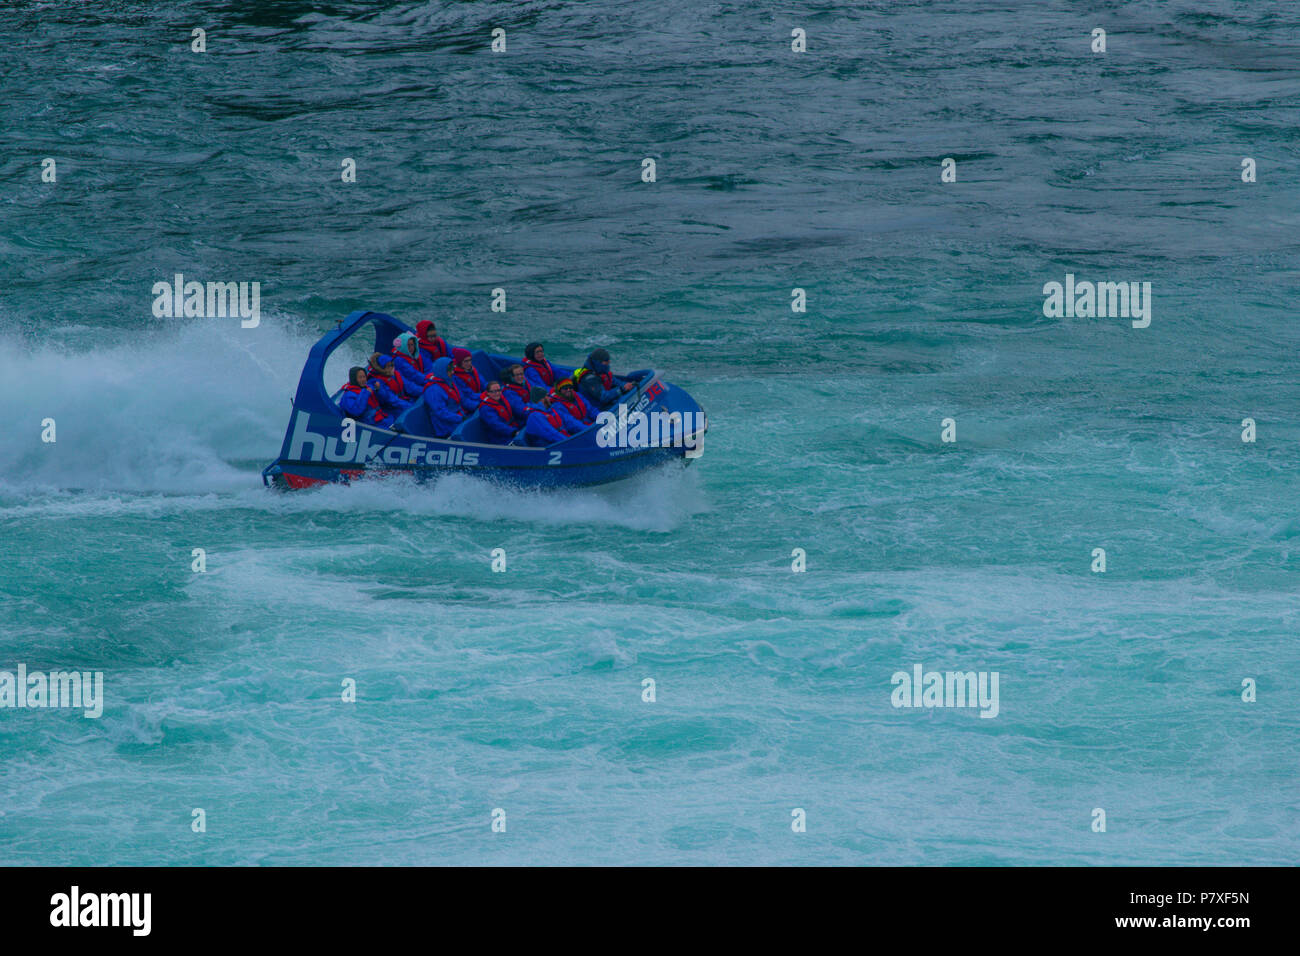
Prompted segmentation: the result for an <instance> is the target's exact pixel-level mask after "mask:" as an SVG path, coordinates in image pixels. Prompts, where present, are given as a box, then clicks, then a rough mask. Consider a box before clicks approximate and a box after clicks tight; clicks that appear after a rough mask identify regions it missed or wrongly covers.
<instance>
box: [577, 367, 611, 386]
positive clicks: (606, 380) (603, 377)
mask: <svg viewBox="0 0 1300 956" xmlns="http://www.w3.org/2000/svg"><path fill="white" fill-rule="evenodd" d="M584 375H595V376H596V377H597V378H598V379H600V384H602V385H604V386H605V389H606V390H609V389H611V388H613V387H614V373H613V372H597V371H596V370H595V369H592V368H586V367H583V368H579V369H574V370H573V387H574V388H577V387H578V383H579V382H580V381H582V377H583V376H584Z"/></svg>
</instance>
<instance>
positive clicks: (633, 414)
mask: <svg viewBox="0 0 1300 956" xmlns="http://www.w3.org/2000/svg"><path fill="white" fill-rule="evenodd" d="M365 329H372V330H373V332H374V348H373V349H371V351H372V352H379V353H380V354H383V355H388V354H389V353H390V350H391V347H392V342H393V339H394V338H396V337H397V336H398V335H399V334H401V333H403V332H412V333H414V331H415V330H414V329H411V328H410V327H408V326H407V325H405V324H403V323H402V322H400V321H398V320H397V319H395V318H393V317H392V316H391V315H385V314H384V313H382V312H366V311H357V312H353V313H352V314H351V315H349V316H348V317H347V318H346V319H344V320H343V321H342V322H340V323H339V324H338V327H337V328H336V329H334V330H332V331H331V332H329V333H327V334H326V335H325V336H324V337H323V338H321V340H320V341H319V342H317V343H316V344H315V345H314V346H312V350H311V352H310V354H309V355H308V356H307V364H306V365H305V366H304V367H303V370H302V376H301V377H300V378H299V380H298V391H297V394H296V395H295V397H294V400H293V411H292V413H291V414H290V417H289V427H288V428H287V429H286V431H285V435H284V444H283V445H282V446H281V448H280V457H279V458H277V459H276V460H275V461H274V462H273V463H272V464H270V465H268V466H267V467H266V468H265V469H264V470H263V471H262V480H263V482H264V483H265V484H266V485H267V486H268V487H274V488H282V489H289V488H307V487H311V486H315V485H323V484H328V483H345V484H346V483H348V482H351V481H355V480H357V479H360V478H370V477H378V476H386V475H411V476H413V477H414V478H416V479H417V480H421V481H424V480H428V479H432V478H437V477H439V476H441V475H446V474H449V473H452V472H457V473H463V474H469V475H475V476H481V477H484V478H490V479H495V480H499V481H506V482H509V483H513V484H517V485H524V486H529V487H573V486H579V485H596V484H603V483H605V482H610V481H620V480H622V479H624V478H630V477H631V476H633V475H636V474H639V473H641V472H643V471H646V470H647V469H650V468H655V467H657V466H660V465H665V464H668V463H669V462H674V461H679V460H685V461H690V460H691V459H693V458H697V457H699V455H700V453H701V450H702V444H701V443H702V440H703V437H704V432H705V431H706V430H707V429H708V419H707V417H706V416H705V413H704V410H703V409H702V408H701V407H700V405H699V403H698V402H696V401H695V399H693V398H691V396H690V395H688V394H687V393H686V392H685V391H684V390H683V389H681V388H678V387H677V386H676V385H672V384H670V383H668V382H665V381H663V380H662V379H661V378H660V377H659V376H658V375H657V374H655V372H654V371H652V370H643V371H640V372H633V373H631V374H630V375H622V376H617V375H616V376H615V379H616V380H618V381H620V382H632V383H634V384H635V386H636V387H635V388H634V389H632V390H630V391H628V392H627V393H626V394H625V395H624V396H623V398H622V399H621V400H620V401H619V403H618V404H617V405H615V406H613V407H612V408H609V409H607V410H606V411H605V412H602V413H601V415H600V417H599V418H598V419H597V421H596V423H595V424H593V425H590V426H589V427H587V428H586V429H584V430H582V431H580V432H578V433H577V434H574V435H570V436H569V437H567V438H566V439H564V440H563V441H559V442H555V443H554V444H551V445H547V446H545V447H536V446H530V445H528V444H526V442H525V439H524V435H523V431H522V429H521V430H520V432H519V433H518V434H517V435H516V436H515V438H514V439H513V440H512V441H511V442H510V443H509V444H504V445H502V444H493V443H491V442H489V441H487V440H486V436H485V434H484V431H483V427H482V424H481V422H480V421H479V418H478V412H475V413H474V414H473V415H471V416H470V417H468V418H467V419H465V421H463V422H461V424H460V425H459V426H458V427H457V428H456V430H455V431H453V432H452V433H451V434H450V435H448V436H447V437H445V438H437V437H435V436H433V435H431V434H422V431H423V432H427V431H429V426H428V415H427V414H426V413H425V410H424V408H423V407H421V406H422V405H423V402H424V399H423V397H421V398H420V400H419V401H418V402H417V403H416V405H415V406H414V407H412V408H411V409H408V410H407V411H405V412H403V413H402V414H401V415H399V416H398V417H397V418H396V420H395V421H394V422H393V424H392V426H391V427H385V426H383V425H368V424H366V423H364V422H360V421H353V420H352V419H351V418H348V417H346V416H345V415H344V413H343V411H342V410H341V409H340V408H339V405H338V398H339V396H340V395H341V394H342V388H341V387H339V388H338V389H337V390H336V391H335V392H334V393H333V394H331V393H330V391H329V390H328V389H327V387H326V385H325V381H324V374H325V363H326V360H328V359H329V357H330V354H331V353H332V352H334V350H335V349H337V348H338V347H339V346H340V345H342V344H343V343H344V342H345V341H347V340H348V339H349V338H350V337H351V336H352V335H353V334H355V333H358V332H363V330H365ZM367 354H368V353H367ZM471 360H472V361H473V363H474V367H475V368H476V369H477V370H478V373H479V375H480V376H482V378H483V381H484V382H488V381H493V380H495V379H496V378H497V376H498V374H499V372H500V370H501V369H502V368H504V367H505V366H507V365H511V364H514V363H516V362H518V361H519V360H518V359H516V358H514V357H513V356H509V355H493V354H489V353H487V352H483V351H474V352H471ZM360 364H364V362H362V363H360ZM552 366H553V367H554V369H555V371H556V373H557V375H564V376H568V375H570V374H572V372H573V368H571V367H568V366H563V365H557V364H555V363H552ZM345 377H346V376H345ZM345 439H346V440H345Z"/></svg>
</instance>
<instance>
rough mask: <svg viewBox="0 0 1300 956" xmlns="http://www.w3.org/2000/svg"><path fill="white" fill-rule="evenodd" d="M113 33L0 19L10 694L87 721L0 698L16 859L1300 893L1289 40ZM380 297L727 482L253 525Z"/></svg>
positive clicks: (547, 8)
mask: <svg viewBox="0 0 1300 956" xmlns="http://www.w3.org/2000/svg"><path fill="white" fill-rule="evenodd" d="M93 7H94V9H93V10H92V9H86V8H83V7H81V6H75V7H68V6H67V5H64V4H40V3H18V4H10V5H8V6H6V7H5V9H4V11H3V12H0V43H3V46H4V48H5V49H6V50H7V51H9V57H8V63H7V69H6V71H5V73H4V75H3V79H2V80H0V82H2V83H3V93H4V95H3V96H0V415H2V416H3V419H4V421H5V423H6V424H5V432H4V441H3V442H2V443H0V554H3V555H4V557H3V558H0V583H2V587H0V670H3V669H6V668H8V669H13V668H15V667H16V666H17V665H18V664H19V663H23V664H26V665H27V666H28V667H29V668H30V669H33V670H35V669H38V668H46V669H49V668H55V667H66V668H76V669H86V670H102V671H103V672H104V674H105V685H106V691H105V693H106V704H105V709H104V714H103V716H102V717H101V718H100V719H98V720H88V719H84V718H82V717H80V716H77V715H75V714H70V713H66V712H52V711H38V710H14V709H6V710H0V861H2V862H6V863H53V864H70V863H92V864H93V863H139V864H148V863H184V864H193V863H267V864H307V863H481V862H486V863H524V862H545V863H723V862H726V863H745V864H753V863H814V862H832V863H851V864H876V863H941V864H972V863H1094V864H1142V863H1162V864H1173V863H1179V864H1207V863H1208V864H1239V863H1292V862H1294V861H1295V858H1296V849H1297V829H1298V828H1297V811H1296V806H1295V799H1294V795H1295V784H1296V767H1297V758H1298V757H1300V753H1298V748H1297V745H1296V737H1297V729H1300V726H1298V725H1300V721H1298V720H1297V709H1296V705H1295V701H1296V699H1297V693H1298V692H1300V680H1297V673H1300V652H1298V651H1297V643H1296V632H1297V623H1298V618H1300V613H1298V612H1297V609H1296V600H1295V596H1296V591H1297V583H1298V582H1300V575H1298V574H1297V570H1298V569H1297V559H1298V557H1300V556H1298V555H1297V553H1296V552H1297V542H1298V541H1300V520H1297V514H1296V509H1295V505H1294V500H1295V490H1296V482H1295V479H1294V475H1295V469H1296V466H1297V447H1298V443H1300V427H1298V426H1297V408H1300V386H1298V385H1297V383H1296V374H1295V368H1296V354H1297V346H1300V332H1297V328H1296V324H1295V320H1294V315H1293V312H1294V308H1293V305H1294V301H1295V296H1296V292H1297V287H1298V286H1300V281H1298V275H1297V270H1296V265H1295V263H1296V261H1297V258H1296V254H1297V226H1298V225H1300V200H1298V199H1297V192H1296V190H1295V183H1296V180H1297V176H1298V175H1300V168H1298V167H1300V163H1298V162H1297V150H1296V145H1295V128H1296V124H1297V121H1298V120H1300V110H1298V109H1297V106H1298V104H1300V41H1298V40H1297V38H1298V37H1300V13H1298V11H1297V10H1296V8H1295V7H1294V5H1290V4H1283V3H1260V4H1250V5H1245V6H1243V5H1240V4H1234V3H1227V2H1200V3H1154V2H1143V3H1124V4H1119V3H1111V4H1102V5H1100V6H1096V5H1094V6H1092V7H1090V8H1089V9H1088V10H1086V11H1084V10H1081V9H1080V8H1079V7H1078V6H1077V5H1075V4H1068V3H1047V4H1037V5H1032V6H1021V5H1016V4H1008V5H1003V6H994V7H989V6H988V5H985V4H971V3H941V4H933V3H927V2H919V0H918V2H913V3H908V2H902V3H899V2H890V3H870V4H852V5H844V6H842V7H839V8H835V7H826V6H817V5H814V6H803V5H798V4H795V5H788V6H776V7H763V6H761V5H754V4H742V3H704V4H700V3H676V2H672V0H670V2H667V3H660V4H657V5H644V4H613V3H606V2H587V3H582V4H570V3H559V2H547V3H513V4H470V3H459V4H444V3H432V4H422V3H411V4H360V3H357V4H345V3H296V2H278V3H275V4H267V5H249V4H235V3H228V4H198V3H189V4H187V3H179V4H171V5H169V9H168V10H167V12H165V13H163V12H160V11H159V10H158V9H156V6H155V5H153V4H148V3H132V2H119V3H103V4H96V5H93ZM250 8H252V9H250ZM196 26H198V27H203V28H205V29H206V30H207V45H208V51H207V53H205V54H196V53H192V52H191V51H190V48H189V38H190V30H191V29H192V28H193V27H196ZM1097 26H1100V27H1103V28H1105V29H1106V30H1107V32H1108V48H1107V52H1106V53H1105V54H1104V55H1100V54H1093V53H1092V52H1091V51H1090V49H1089V46H1090V42H1091V38H1090V31H1091V30H1092V28H1093V27H1097ZM494 27H502V28H504V29H505V30H506V32H507V52H506V53H504V54H499V55H494V54H492V53H491V52H490V51H489V50H488V44H489V42H490V32H491V30H492V29H493V28H494ZM795 27H800V28H803V29H805V30H806V31H807V34H808V52H807V53H806V54H804V55H795V54H793V53H791V52H790V31H791V29H793V28H795ZM47 156H48V157H53V158H55V160H56V163H57V174H58V180H57V182H56V183H43V182H42V181H41V166H40V163H41V160H42V159H43V158H44V157H47ZM347 157H350V158H353V159H355V160H356V162H357V170H358V181H357V182H356V183H355V184H344V183H342V182H341V181H340V169H341V162H342V160H343V159H344V158H347ZM645 157H652V158H654V159H655V160H656V162H657V173H658V181H657V182H655V183H653V184H647V183H643V182H642V181H641V178H640V176H641V162H642V160H643V159H644V158H645ZM945 157H952V158H954V159H955V160H956V163H957V171H958V179H957V182H956V183H952V184H942V183H940V161H941V160H942V159H943V158H945ZM1243 157H1251V158H1253V159H1254V160H1255V161H1256V163H1257V175H1258V181H1257V182H1256V183H1254V184H1245V183H1243V182H1242V181H1241V161H1242V159H1243ZM176 272H183V273H184V274H185V275H186V276H187V277H192V278H197V279H200V280H207V279H212V280H222V281H259V282H261V289H262V320H261V323H260V325H259V326H258V327H257V328H254V329H242V328H240V325H239V322H238V321H237V320H218V319H189V320H185V319H175V320H168V319H156V318H154V316H153V315H152V313H151V305H152V302H153V297H152V295H151V292H150V290H151V288H152V285H153V283H155V282H157V281H167V280H170V278H171V276H172V275H173V274H174V273H176ZM1066 273H1073V274H1076V275H1077V276H1078V277H1079V278H1080V279H1091V280H1094V281H1125V282H1127V281H1149V282H1151V283H1152V287H1153V296H1154V299H1153V309H1152V322H1151V325H1150V327H1148V328H1145V329H1134V328H1132V327H1131V324H1130V322H1129V321H1127V320H1125V319H1112V318H1060V319H1051V318H1047V317H1046V316H1044V314H1043V310H1042V304H1043V295H1042V287H1043V284H1044V283H1046V282H1049V281H1054V280H1055V281H1063V280H1064V277H1065V275H1066ZM495 287H503V288H505V289H507V294H508V312H507V313H506V314H505V315H501V314H493V313H492V312H490V311H489V302H490V290H491V289H493V288H495ZM796 287H798V288H803V289H805V290H806V292H807V296H808V310H807V312H806V313H802V314H796V313H792V312H791V309H790V301H791V300H790V296H791V289H793V288H796ZM354 308H375V309H380V310H383V311H388V312H391V313H393V314H395V315H398V316H399V317H402V318H404V319H406V320H407V321H409V322H411V323H412V324H414V322H415V321H417V320H419V319H420V318H425V317H430V318H435V319H437V320H438V322H439V326H440V329H442V330H443V331H444V332H445V333H446V334H447V335H448V337H449V338H451V339H452V340H453V341H454V342H455V343H457V344H461V343H469V344H473V345H476V346H480V347H486V348H489V349H493V350H499V351H511V352H514V351H517V350H519V349H520V348H521V347H522V345H523V343H524V342H526V341H529V340H531V339H534V338H536V339H540V340H542V341H544V342H546V344H547V347H548V351H549V352H550V353H551V354H553V355H555V356H556V357H557V358H559V359H561V360H566V361H571V360H574V359H578V358H580V357H581V356H582V355H584V354H585V353H586V352H587V351H588V350H589V349H591V348H593V347H595V346H597V345H604V346H606V347H608V348H609V349H610V350H611V351H612V352H613V353H614V356H615V364H616V366H619V367H621V368H629V367H631V368H639V367H644V366H653V367H655V368H657V369H659V370H660V371H661V372H662V373H663V374H664V375H665V377H666V378H668V379H669V380H671V381H674V382H677V383H679V384H681V385H683V386H685V387H686V388H688V389H689V390H690V391H691V392H692V393H693V394H694V395H696V396H697V397H698V398H699V400H700V401H701V402H702V404H703V405H704V406H705V407H706V408H707V409H708V410H709V414H710V423H711V431H710V433H709V437H708V441H707V443H706V452H705V455H704V457H703V458H702V459H701V461H700V462H699V463H698V464H696V465H693V466H692V467H691V468H689V469H687V470H684V471H669V472H664V473H662V474H658V475H654V476H651V477H648V478H645V479H643V480H640V481H637V482H633V483H629V484H626V485H622V486H618V487H614V488H609V489H603V490H587V491H576V492H568V493H561V494H529V493H524V492H519V491H509V490H504V489H501V488H497V487H494V486H490V485H485V484H482V483H479V482H475V481H472V480H469V479H466V478H462V477H454V478H449V479H447V480H445V481H442V482H440V483H439V484H437V485H436V486H433V487H414V486H411V485H406V484H403V483H401V482H397V483H389V484H380V485H372V486H369V487H355V488H330V489H325V490H323V491H319V492H313V493H304V494H295V495H287V496H279V495H273V494H270V493H268V492H266V491H264V490H263V489H262V488H261V487H260V482H259V478H258V471H259V469H260V468H261V466H263V465H264V464H266V463H267V462H268V461H270V460H271V459H272V458H273V457H274V455H275V453H276V451H277V450H278V447H279V442H280V438H281V436H282V434H283V428H284V425H285V422H286V421H287V414H288V411H289V401H288V399H289V397H290V395H291V394H292V392H293V389H294V386H295V383H296V381H297V376H298V372H299V370H300V369H301V365H302V362H303V360H304V358H305V356H306V351H307V349H308V348H309V347H310V344H311V343H312V342H313V341H314V340H315V339H316V338H317V337H319V335H320V334H321V333H322V332H323V331H324V330H325V329H327V328H329V327H330V326H331V324H332V323H333V322H334V320H336V319H337V318H339V317H341V316H342V315H343V314H345V313H346V312H348V311H350V310H352V309H354ZM47 417H50V418H54V419H55V420H56V422H57V429H58V430H57V437H58V440H57V442H56V443H55V444H53V445H51V444H46V443H43V442H41V440H40V431H41V428H40V422H41V420H42V419H44V418H47ZM949 417H950V418H952V419H953V420H954V421H955V423H956V429H957V441H956V442H955V443H944V442H943V441H941V438H940V428H941V425H940V423H941V421H942V420H943V419H944V418H949ZM1244 418H1253V419H1254V420H1255V421H1256V423H1257V429H1258V440H1257V441H1256V442H1255V443H1253V444H1247V443H1243V442H1242V441H1241V431H1242V426H1241V422H1242V420H1243V419H1244ZM497 547H501V548H505V549H506V552H507V555H508V571H507V572H506V573H505V574H494V573H492V571H491V569H490V559H489V552H490V551H491V550H492V549H493V548H497ZM1098 547H1100V548H1104V549H1105V550H1106V555H1107V570H1106V572H1105V573H1104V574H1095V573H1092V572H1091V571H1090V565H1091V564H1092V561H1093V558H1092V553H1093V549H1094V548H1098ZM194 548H203V549H205V551H206V553H207V562H208V565H207V567H208V570H207V572H206V573H205V574H195V573H192V571H191V560H192V558H191V553H192V549H194ZM795 548H802V549H804V550H805V552H806V555H807V571H806V573H803V574H796V573H792V571H791V560H792V557H791V553H792V551H793V549H795ZM915 664H922V665H923V666H924V667H925V668H927V669H939V670H947V669H961V670H976V671H988V672H992V671H996V672H998V674H999V676H1000V685H999V686H1000V705H999V712H998V715H997V717H996V718H993V719H981V718H979V716H978V712H977V711H975V710H970V709H967V710H957V709H951V710H945V709H928V710H927V709H920V710H907V709H895V708H894V707H893V706H891V702H890V693H891V690H892V685H891V683H890V678H891V675H892V674H893V673H894V672H896V671H899V670H904V671H910V670H911V668H912V667H913V666H914V665H915ZM647 677H649V678H653V679H654V680H655V682H656V698H657V699H656V701H655V702H654V703H653V704H651V703H645V702H643V701H642V697H641V694H642V681H643V679H645V678H647ZM345 678H353V679H355V681H356V682H357V689H358V700H357V702H356V703H355V704H352V705H348V704H344V703H342V702H341V701H340V693H341V690H340V688H341V682H342V681H343V680H344V679H345ZM1243 678H1252V679H1254V680H1255V681H1257V683H1258V699H1257V701H1255V702H1254V703H1244V702H1243V701H1242V699H1241V690H1242V688H1241V684H1242V680H1243ZM195 807H202V808H204V809H205V811H206V813H207V821H208V832H207V833H206V834H202V835H200V834H195V833H192V832H191V829H190V821H191V811H192V809H193V808H195ZM496 807H500V808H503V809H504V810H505V811H506V813H507V816H508V828H507V832H506V833H505V834H493V833H492V832H491V830H490V822H491V821H490V812H491V810H492V809H493V808H496ZM796 807H798V808H803V809H804V810H806V812H807V816H808V826H807V832H806V833H803V834H795V833H793V832H792V831H791V827H790V821H791V816H790V812H791V810H792V809H793V808H796ZM1098 807H1100V808H1103V809H1105V811H1106V814H1107V832H1106V833H1104V834H1100V833H1094V832H1092V829H1091V826H1090V825H1091V823H1092V811H1093V810H1094V808H1098Z"/></svg>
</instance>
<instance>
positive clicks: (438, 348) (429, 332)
mask: <svg viewBox="0 0 1300 956" xmlns="http://www.w3.org/2000/svg"><path fill="white" fill-rule="evenodd" d="M415 334H416V335H417V336H418V337H419V338H418V339H417V341H418V342H419V343H420V352H421V354H422V355H423V356H424V361H425V367H426V368H428V369H429V370H430V371H432V370H433V363H434V362H436V361H438V359H440V358H451V346H450V345H448V344H447V341H446V340H445V339H441V338H439V337H438V327H437V326H436V325H434V324H433V323H432V322H430V321H429V320H428V319H425V320H424V321H423V322H417V323H415Z"/></svg>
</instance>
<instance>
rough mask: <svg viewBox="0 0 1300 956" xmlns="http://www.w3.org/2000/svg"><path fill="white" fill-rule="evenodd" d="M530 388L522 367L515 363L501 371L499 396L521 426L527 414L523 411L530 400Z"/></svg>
mask: <svg viewBox="0 0 1300 956" xmlns="http://www.w3.org/2000/svg"><path fill="white" fill-rule="evenodd" d="M532 392H533V390H532V388H530V387H529V385H528V382H527V380H526V379H525V378H524V367H523V366H522V365H520V364H518V363H517V362H516V363H515V364H514V365H507V366H506V367H505V368H503V369H502V370H501V394H502V395H504V396H505V399H506V401H507V402H509V403H510V410H511V411H512V412H514V413H515V421H517V422H519V423H520V424H523V421H524V419H525V418H527V417H528V413H527V412H526V411H525V410H524V409H525V408H526V407H527V405H528V403H529V401H531V400H532Z"/></svg>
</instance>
